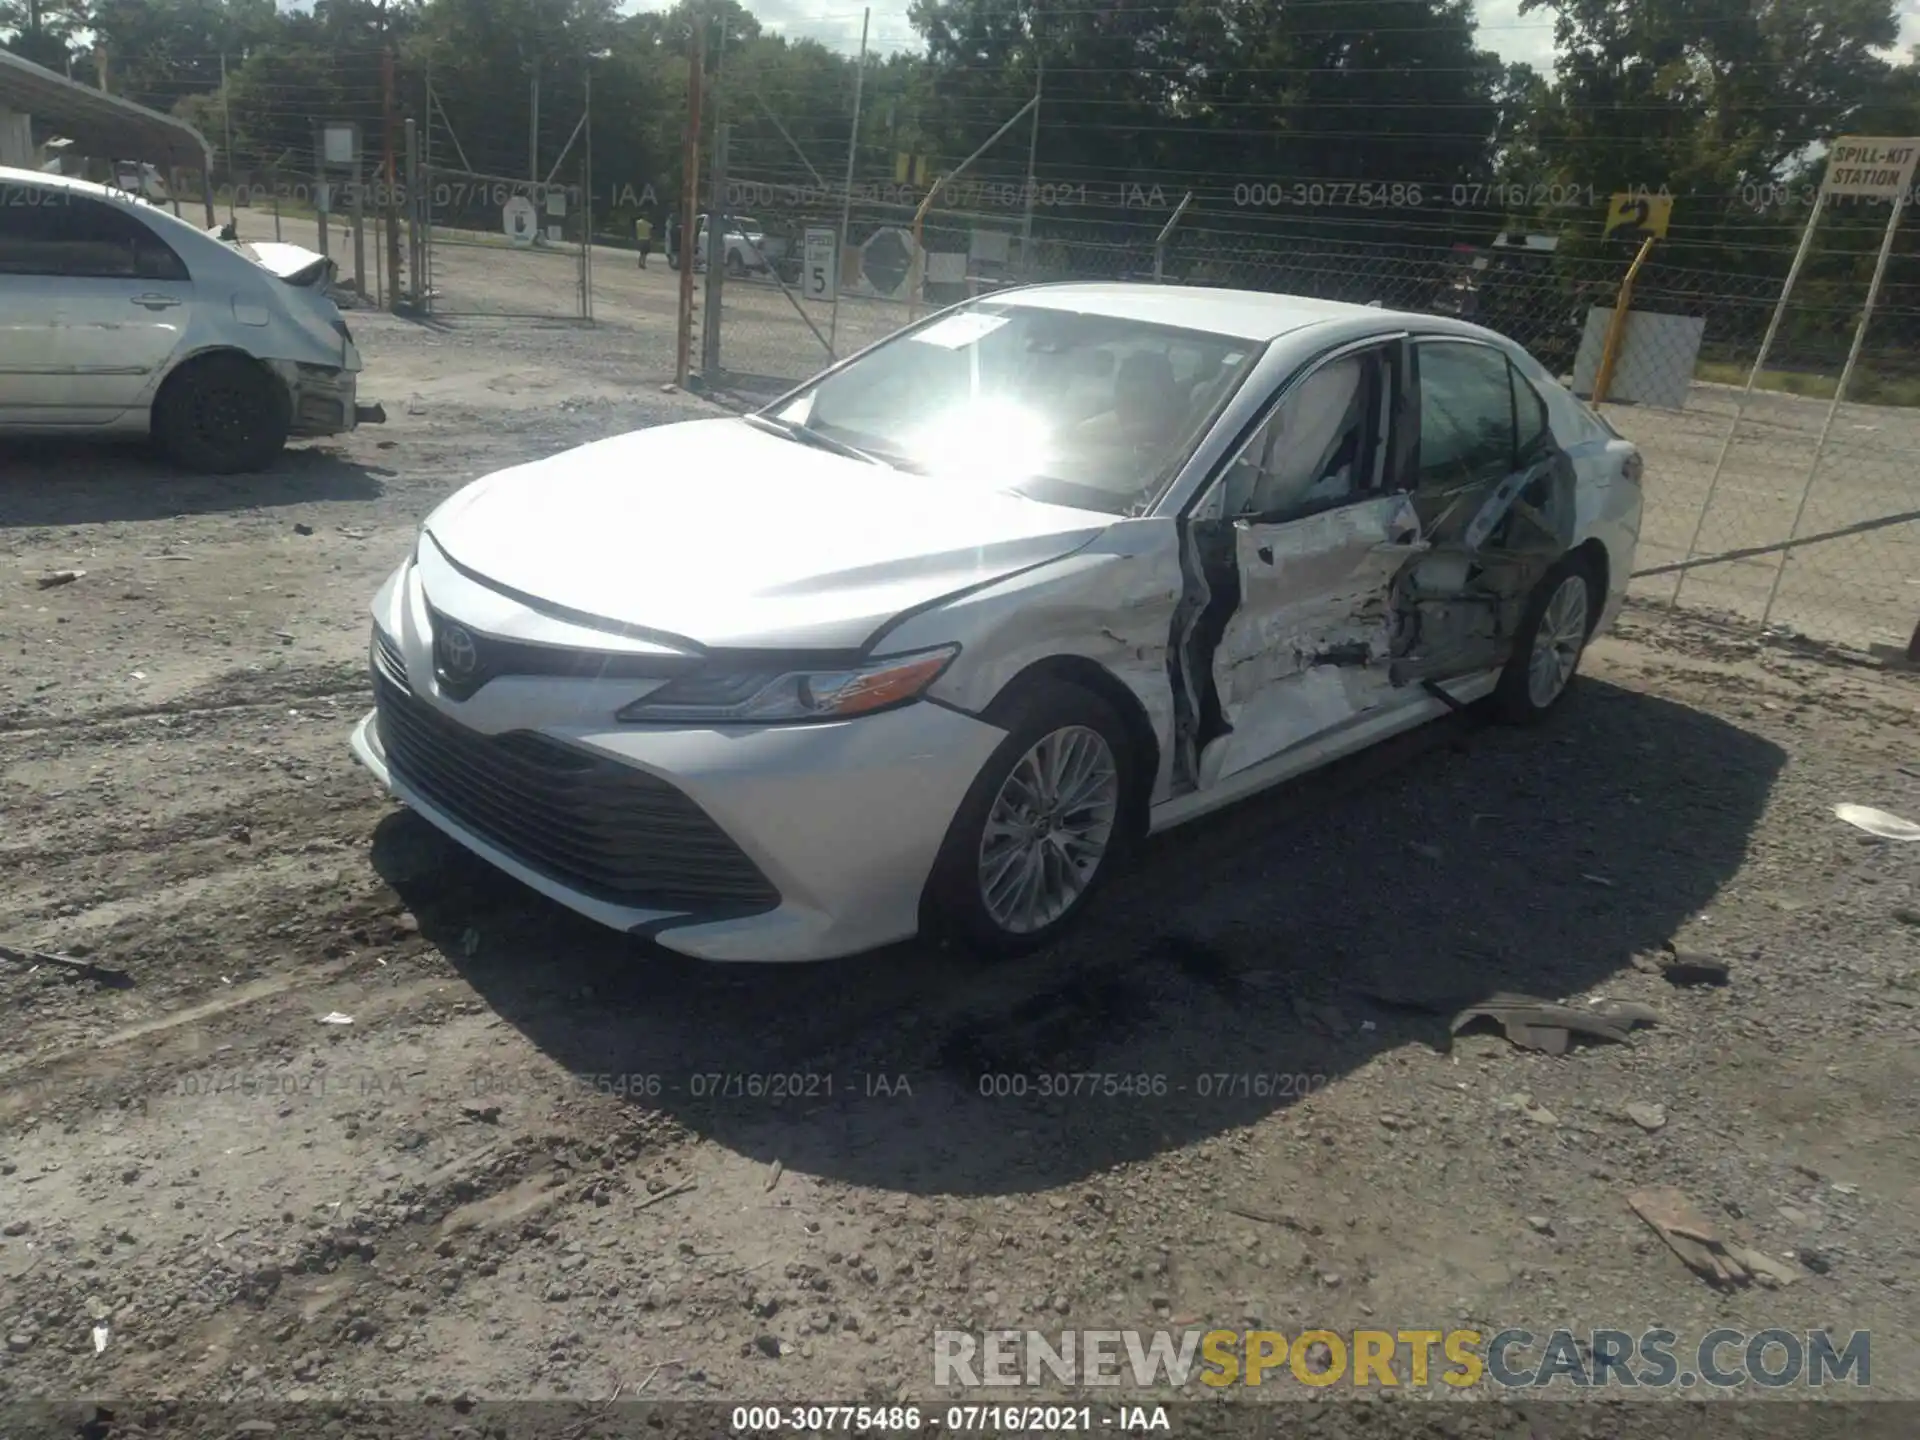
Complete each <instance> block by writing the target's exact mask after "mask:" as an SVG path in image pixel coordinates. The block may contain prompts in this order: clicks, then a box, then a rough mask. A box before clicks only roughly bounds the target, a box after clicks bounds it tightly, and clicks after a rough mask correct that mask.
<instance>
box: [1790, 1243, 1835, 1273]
mask: <svg viewBox="0 0 1920 1440" xmlns="http://www.w3.org/2000/svg"><path fill="white" fill-rule="evenodd" d="M1793 1253H1794V1255H1795V1256H1796V1257H1797V1258H1798V1259H1799V1261H1800V1263H1801V1264H1802V1265H1804V1266H1806V1267H1807V1269H1809V1270H1811V1271H1812V1272H1813V1273H1814V1274H1816V1275H1825V1274H1826V1273H1827V1272H1829V1271H1830V1270H1832V1269H1833V1261H1832V1260H1830V1259H1828V1258H1827V1256H1826V1254H1825V1253H1824V1252H1823V1251H1819V1250H1816V1249H1814V1248H1813V1247H1812V1246H1811V1245H1802V1246H1801V1247H1800V1248H1799V1249H1798V1250H1796V1251H1794V1252H1793Z"/></svg>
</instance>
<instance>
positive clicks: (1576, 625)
mask: <svg viewBox="0 0 1920 1440" xmlns="http://www.w3.org/2000/svg"><path fill="white" fill-rule="evenodd" d="M1599 605H1600V600H1599V597H1597V596H1596V595H1595V594H1594V583H1593V572H1592V571H1591V570H1590V569H1589V568H1588V567H1587V565H1586V564H1585V563H1584V562H1583V561H1582V560H1581V559H1580V558H1579V557H1577V556H1573V555H1569V556H1566V557H1565V558H1564V559H1562V560H1561V561H1560V563H1559V564H1557V565H1555V566H1554V567H1553V568H1552V569H1551V570H1549V571H1548V572H1547V573H1546V575H1545V577H1543V578H1542V579H1541V581H1540V583H1539V584H1538V585H1537V586H1535V587H1534V591H1533V598H1532V599H1530V600H1529V601H1528V602H1527V608H1526V611H1525V612H1524V614H1522V616H1521V619H1520V637H1521V638H1520V641H1519V643H1518V644H1517V645H1516V646H1515V647H1514V651H1513V655H1512V656H1511V657H1510V658H1509V659H1508V661H1507V665H1506V669H1504V670H1503V671H1501V672H1500V683H1499V686H1498V687H1497V688H1496V689H1495V691H1494V693H1493V702H1494V705H1493V708H1494V712H1495V713H1496V714H1497V715H1498V716H1499V717H1500V718H1501V719H1502V720H1505V721H1506V722H1507V723H1508V724H1512V725H1537V724H1539V723H1540V722H1541V721H1542V720H1545V719H1546V718H1547V716H1549V715H1551V714H1552V713H1553V712H1554V711H1555V710H1556V709H1558V708H1559V706H1560V703H1561V702H1562V701H1563V700H1565V699H1566V697H1567V691H1568V690H1569V689H1571V688H1572V686H1573V679H1574V675H1575V674H1576V673H1577V672H1578V670H1579V668H1580V657H1581V656H1582V655H1584V654H1585V653H1586V648H1587V640H1588V638H1589V637H1590V636H1591V635H1592V634H1593V624H1594V620H1595V618H1596V617H1597V616H1598V615H1599V613H1600V612H1599Z"/></svg>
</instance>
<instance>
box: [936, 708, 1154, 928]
mask: <svg viewBox="0 0 1920 1440" xmlns="http://www.w3.org/2000/svg"><path fill="white" fill-rule="evenodd" d="M988 718H989V719H991V720H992V722H993V723H994V724H996V725H999V726H1002V727H1004V728H1005V729H1006V731H1007V736H1006V739H1004V740H1003V741H1001V742H1000V745H999V746H998V747H997V748H996V749H995V750H994V752H993V754H992V755H991V756H990V757H989V758H988V760H987V763H986V764H985V765H983V766H982V767H981V769H980V774H979V775H978V776H977V777H975V779H974V782H973V785H972V787H971V788H970V789H969V790H968V791H967V795H966V798H965V799H964V800H963V801H961V803H960V808H959V810H957V811H956V812H955V814H954V817H953V822H952V824H951V825H949V826H948V829H947V836H946V840H945V842H944V843H943V844H942V845H941V848H940V855H939V858H938V859H937V860H935V862H934V867H933V873H932V875H931V876H930V877H929V878H928V881H927V888H926V892H925V895H924V897H923V899H922V904H921V923H922V929H923V930H925V931H926V932H928V933H931V934H935V935H940V936H944V937H947V938H951V939H955V940H958V941H960V942H961V943H962V944H964V945H966V946H967V947H968V948H969V949H971V950H974V951H975V952H976V953H978V954H980V955H981V956H983V957H985V958H999V957H1005V956H1013V955H1024V954H1026V953H1028V952H1030V951H1033V950H1038V949H1040V948H1041V947H1043V946H1045V945H1048V944H1050V943H1052V942H1053V941H1054V940H1055V939H1057V938H1058V937H1059V936H1060V935H1061V934H1062V933H1063V932H1064V931H1066V930H1067V929H1068V928H1069V927H1071V926H1072V925H1074V924H1075V923H1076V922H1077V921H1078V920H1079V918H1080V916H1081V915H1082V914H1084V913H1085V911H1086V909H1087V905H1088V903H1089V902H1090V901H1091V900H1092V899H1093V897H1094V895H1096V894H1097V893H1098V892H1099V890H1100V888H1101V887H1102V886H1103V885H1104V884H1106V882H1107V880H1108V878H1109V877H1110V876H1111V875H1112V874H1113V871H1114V869H1115V868H1116V866H1117V865H1118V864H1119V863H1120V862H1121V860H1122V859H1123V858H1124V856H1125V852H1126V850H1127V849H1128V847H1129V845H1130V842H1131V841H1132V839H1133V836H1132V834H1131V833H1130V830H1129V826H1130V824H1131V823H1132V821H1133V818H1134V806H1133V803H1132V797H1133V787H1134V781H1135V766H1136V764H1137V763H1138V761H1137V759H1136V757H1135V756H1134V754H1133V752H1132V749H1131V747H1130V746H1129V744H1128V741H1127V731H1126V727H1125V725H1123V724H1122V723H1121V720H1120V717H1119V716H1118V715H1116V714H1115V713H1114V711H1113V707H1112V706H1111V705H1109V704H1108V703H1107V702H1106V701H1104V700H1102V699H1101V698H1100V697H1099V696H1098V695H1095V694H1093V693H1092V692H1091V691H1089V690H1085V689H1082V688H1081V687H1080V686H1078V685H1073V684H1069V683H1066V682H1063V681H1058V680H1042V681H1038V682H1035V683H1033V684H1030V685H1026V686H1023V687H1021V689H1020V690H1019V691H1018V693H1016V694H1014V695H1011V696H1009V697H1007V698H1005V699H1003V700H1000V701H996V702H995V704H994V707H993V709H992V710H991V711H990V712H989V714H988ZM1072 727H1083V728H1085V729H1087V730H1091V731H1093V732H1095V733H1096V734H1097V735H1098V736H1099V737H1100V738H1101V739H1102V740H1103V741H1104V742H1105V743H1106V747H1107V750H1108V752H1109V753H1110V754H1111V756H1112V758H1113V762H1114V770H1115V772H1116V780H1117V786H1116V789H1117V794H1118V797H1119V805H1118V810H1117V813H1116V814H1115V816H1114V819H1113V823H1112V828H1111V834H1110V838H1109V839H1108V841H1107V843H1106V848H1105V850H1104V852H1103V853H1102V854H1101V856H1100V858H1099V860H1098V862H1097V865H1096V868H1095V870H1094V871H1093V874H1092V876H1091V878H1090V879H1088V880H1087V881H1086V883H1085V886H1084V888H1083V889H1081V891H1080V893H1079V894H1078V896H1076V897H1075V898H1074V899H1073V901H1072V903H1071V904H1070V905H1068V906H1067V908H1066V909H1065V910H1064V911H1063V912H1062V913H1061V914H1060V915H1059V916H1057V917H1056V918H1055V919H1054V920H1052V921H1051V922H1050V923H1048V924H1046V925H1043V926H1041V927H1040V928H1038V929H1034V930H1029V931H1025V932H1020V931H1016V930H1011V929H1008V928H1006V927H1004V926H1002V925H1001V924H1000V922H999V921H997V920H996V919H995V918H994V917H993V915H992V914H991V913H990V912H989V911H988V908H987V905H986V902H985V900H984V898H983V896H982V894H981V890H982V886H981V875H980V869H981V859H980V853H981V844H982V841H983V839H984V834H985V829H986V824H987V819H988V816H989V814H990V813H991V811H992V809H993V805H994V801H995V800H996V798H998V796H999V794H1000V791H1001V787H1002V786H1003V785H1005V783H1006V781H1007V778H1008V776H1009V775H1011V774H1012V772H1013V770H1014V767H1015V766H1016V765H1017V764H1019V763H1020V761H1021V760H1022V759H1023V758H1025V756H1026V755H1027V753H1028V752H1029V751H1030V750H1032V749H1033V747H1034V746H1036V745H1037V744H1039V742H1040V741H1041V740H1043V739H1045V738H1046V737H1047V736H1049V735H1051V734H1053V733H1055V732H1056V731H1060V730H1066V729H1069V728H1072Z"/></svg>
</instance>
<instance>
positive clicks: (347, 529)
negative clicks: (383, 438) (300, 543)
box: [337, 440, 393, 540]
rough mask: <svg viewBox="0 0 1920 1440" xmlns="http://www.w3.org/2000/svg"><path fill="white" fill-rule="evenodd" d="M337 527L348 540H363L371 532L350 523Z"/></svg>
mask: <svg viewBox="0 0 1920 1440" xmlns="http://www.w3.org/2000/svg"><path fill="white" fill-rule="evenodd" d="M386 443H387V444H388V445H391V444H393V442H392V441H391V440H389V441H387V442H386ZM337 528H338V529H339V531H340V533H341V534H342V535H344V536H346V537H347V538H348V539H349V540H364V539H366V538H367V536H368V535H369V534H370V533H372V532H370V531H367V530H361V529H357V528H356V527H354V526H352V525H341V526H339V527H337Z"/></svg>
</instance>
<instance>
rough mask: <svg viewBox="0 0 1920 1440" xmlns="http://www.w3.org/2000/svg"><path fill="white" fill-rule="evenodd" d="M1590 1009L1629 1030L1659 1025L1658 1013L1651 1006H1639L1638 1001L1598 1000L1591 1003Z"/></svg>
mask: <svg viewBox="0 0 1920 1440" xmlns="http://www.w3.org/2000/svg"><path fill="white" fill-rule="evenodd" d="M1592 1008H1593V1010H1594V1013H1595V1014H1598V1015H1604V1016H1605V1017H1606V1018H1607V1019H1609V1020H1612V1021H1614V1022H1616V1023H1617V1024H1621V1025H1625V1026H1627V1027H1628V1028H1629V1029H1634V1028H1637V1027H1639V1026H1641V1025H1658V1024H1659V1023H1660V1012H1659V1011H1658V1010H1656V1009H1654V1008H1653V1006H1651V1005H1643V1004H1641V1003H1640V1002H1639V1001H1638V1000H1607V999H1600V1000H1595V1001H1594V1002H1593V1007H1592Z"/></svg>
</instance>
